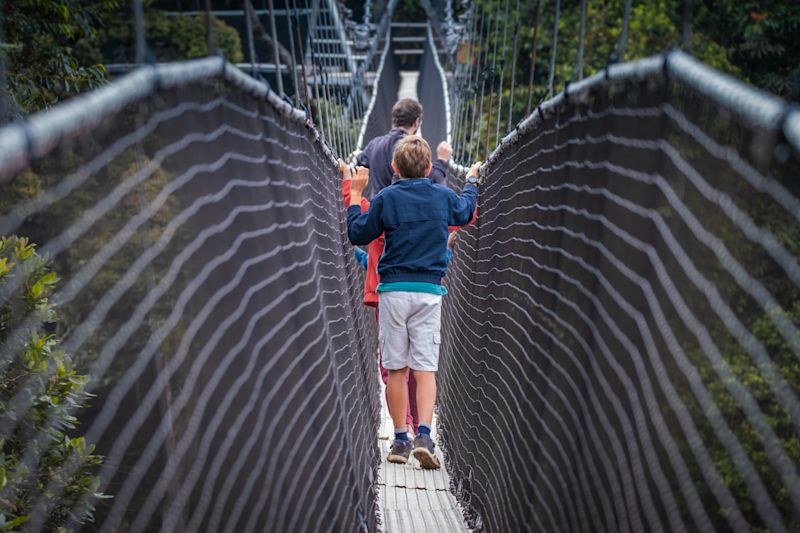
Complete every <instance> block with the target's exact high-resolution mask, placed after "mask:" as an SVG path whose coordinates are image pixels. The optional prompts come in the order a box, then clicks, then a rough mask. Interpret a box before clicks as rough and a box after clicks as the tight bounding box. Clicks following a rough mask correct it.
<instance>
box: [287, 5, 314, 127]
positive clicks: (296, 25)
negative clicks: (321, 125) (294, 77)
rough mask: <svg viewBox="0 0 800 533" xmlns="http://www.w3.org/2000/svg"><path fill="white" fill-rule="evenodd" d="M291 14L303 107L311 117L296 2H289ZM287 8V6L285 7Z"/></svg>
mask: <svg viewBox="0 0 800 533" xmlns="http://www.w3.org/2000/svg"><path fill="white" fill-rule="evenodd" d="M291 6H292V13H293V15H294V31H295V38H296V39H297V47H298V52H299V54H300V58H301V61H300V74H301V76H302V78H303V98H304V99H305V106H306V111H307V113H308V114H309V115H310V116H312V117H313V110H312V107H311V96H312V95H311V92H310V91H309V90H308V73H307V72H306V54H305V46H304V45H303V38H302V36H301V34H300V13H299V12H298V10H297V0H291ZM287 8H288V5H287Z"/></svg>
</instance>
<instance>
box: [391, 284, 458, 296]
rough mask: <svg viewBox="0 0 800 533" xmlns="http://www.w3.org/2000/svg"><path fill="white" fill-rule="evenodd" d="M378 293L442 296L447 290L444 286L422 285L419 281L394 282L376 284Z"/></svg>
mask: <svg viewBox="0 0 800 533" xmlns="http://www.w3.org/2000/svg"><path fill="white" fill-rule="evenodd" d="M377 291H378V292H424V293H428V294H438V295H439V296H444V295H445V294H447V289H445V288H444V285H436V284H435V283H423V282H421V281H396V282H394V283H378V288H377Z"/></svg>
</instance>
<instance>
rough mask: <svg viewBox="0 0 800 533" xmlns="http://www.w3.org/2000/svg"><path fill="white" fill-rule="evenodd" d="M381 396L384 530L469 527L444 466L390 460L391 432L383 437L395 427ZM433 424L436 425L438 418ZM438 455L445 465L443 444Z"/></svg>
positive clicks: (380, 481) (460, 529)
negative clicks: (390, 461)
mask: <svg viewBox="0 0 800 533" xmlns="http://www.w3.org/2000/svg"><path fill="white" fill-rule="evenodd" d="M381 400H382V404H383V413H382V423H381V425H380V429H379V432H378V433H379V434H378V435H377V437H378V447H379V450H380V453H381V459H382V461H381V466H380V468H379V471H378V481H377V482H378V484H379V485H380V487H379V498H380V502H379V507H380V512H381V516H382V517H383V520H382V527H383V530H384V531H386V532H387V533H406V532H408V533H418V532H419V530H420V529H423V530H425V531H435V532H437V533H438V532H459V533H461V532H465V531H469V530H468V529H467V527H466V525H465V523H464V519H463V516H462V514H461V510H460V508H459V507H458V503H457V502H456V499H455V496H453V494H451V493H450V491H449V483H450V481H449V476H448V474H447V471H446V470H445V469H444V468H441V469H439V470H424V469H422V468H421V467H420V466H419V462H418V461H417V460H416V459H414V458H413V457H412V458H411V459H410V460H409V463H408V464H406V465H397V464H391V463H388V462H387V461H386V456H387V455H388V453H389V448H390V446H391V440H390V439H389V438H388V436H387V438H381V433H382V432H385V428H388V431H393V424H392V422H391V419H390V418H389V414H388V411H387V409H386V405H385V402H383V396H382V397H381ZM433 427H434V428H435V427H436V424H435V420H434V424H433ZM434 437H435V429H434ZM436 455H437V457H439V460H440V461H441V463H442V465H443V466H444V457H443V456H442V452H441V448H440V447H437V449H436Z"/></svg>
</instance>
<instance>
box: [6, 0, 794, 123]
mask: <svg viewBox="0 0 800 533" xmlns="http://www.w3.org/2000/svg"><path fill="white" fill-rule="evenodd" d="M261 3H263V2H261V1H260V0H253V4H254V6H255V7H261V6H260V4H261ZM279 3H280V2H277V3H276V4H275V5H276V8H279V6H278V4H279ZM517 3H518V4H519V7H518V8H517ZM690 3H691V8H690V10H691V35H690V37H689V38H688V40H687V39H684V38H683V36H682V20H683V17H684V10H685V9H686V0H636V1H633V2H632V8H631V14H630V26H629V32H628V38H627V45H626V48H625V53H624V58H618V57H615V56H614V55H615V50H616V48H617V45H618V41H619V36H620V31H621V28H622V21H623V13H624V1H623V0H588V1H587V6H586V9H587V18H586V21H587V22H586V32H585V39H584V72H583V75H584V76H588V75H591V74H592V73H594V72H596V71H597V70H599V69H602V68H603V67H604V66H605V65H606V64H607V63H608V62H609V61H619V60H626V61H627V60H632V59H638V58H641V57H646V56H649V55H652V54H657V53H660V52H663V51H664V50H665V49H668V48H669V47H673V46H683V47H684V48H687V49H688V51H689V52H690V53H692V54H693V55H695V56H696V57H698V58H699V59H700V60H702V61H704V62H705V63H707V64H709V65H711V66H712V67H715V68H717V69H720V70H722V71H723V72H727V73H730V74H732V75H734V76H736V77H738V78H740V79H743V80H745V81H747V82H749V83H752V84H754V85H755V86H757V87H760V88H762V89H764V90H767V91H770V92H772V93H774V94H777V95H779V96H782V97H784V98H787V99H790V100H795V101H797V100H798V98H799V95H800V90H799V89H798V88H799V87H800V39H798V38H797V35H798V34H800V2H796V1H788V0H773V1H742V0H693V1H691V2H690ZM505 4H506V0H484V1H480V2H477V3H472V5H473V9H475V10H476V12H478V13H480V14H481V20H483V21H484V22H486V23H488V24H492V25H494V26H493V31H492V32H491V34H490V36H489V38H488V41H487V42H484V43H472V44H473V46H478V47H480V46H486V47H487V50H488V49H489V48H493V49H496V50H497V51H496V54H497V57H498V59H497V65H498V67H497V70H498V71H499V70H500V68H501V66H502V67H505V66H506V65H507V64H509V63H511V58H512V47H513V46H514V43H516V46H517V50H518V54H517V56H516V58H517V61H516V63H515V64H514V65H513V67H514V68H515V69H516V79H517V80H526V81H527V79H528V75H529V72H530V65H531V47H532V43H533V35H534V21H535V20H536V13H535V11H536V7H537V2H536V0H523V1H521V2H514V0H510V7H509V9H510V15H509V17H508V18H507V19H506V18H505ZM469 6H470V3H467V2H454V8H455V12H456V13H455V14H456V18H458V15H459V14H462V13H464V12H465V11H466V10H467V9H468V8H469ZM203 7H204V2H201V1H199V0H160V1H158V0H145V13H146V22H145V26H146V32H147V39H148V45H149V48H150V57H149V59H150V60H152V61H174V60H179V59H190V58H195V57H202V56H205V55H207V53H208V50H207V46H206V23H205V17H204V15H202V14H201V15H198V16H168V12H170V11H172V12H173V13H174V12H175V11H202V10H203ZM342 7H343V8H345V9H344V11H345V12H349V13H351V14H352V16H353V18H354V19H355V22H361V18H362V17H363V14H364V5H363V2H356V1H353V0H349V1H348V2H345V3H344V4H342ZM437 7H439V9H437ZM212 8H213V9H228V10H233V9H242V8H243V1H242V0H215V1H214V2H212ZM2 9H3V12H2V35H3V36H4V38H3V40H2V45H1V46H2V57H3V65H4V69H3V76H4V78H5V82H4V87H5V89H4V91H5V92H6V94H5V97H4V98H3V102H2V104H3V107H2V109H0V112H1V115H2V120H3V122H8V121H11V120H15V119H18V118H19V117H21V116H23V115H25V114H27V113H31V112H35V111H38V110H41V109H44V108H47V107H49V106H52V105H53V104H55V103H57V102H59V101H61V100H63V99H66V98H69V97H71V96H73V95H75V94H78V93H80V92H83V91H86V90H89V89H92V88H94V87H97V86H98V85H101V84H103V83H105V82H106V81H107V80H108V79H109V76H110V75H109V72H108V71H107V69H106V68H105V67H104V65H105V64H107V63H119V62H126V61H127V62H131V61H132V60H133V53H134V52H133V50H134V32H133V17H132V15H131V13H132V7H131V2H130V1H126V0H15V1H14V2H4V3H3V7H2ZM430 9H431V10H432V11H433V12H434V15H435V16H437V17H439V18H440V19H443V18H444V13H443V11H444V9H443V4H442V3H439V4H436V6H435V7H431V8H430ZM517 9H518V12H517ZM497 13H499V14H500V17H496V14H497ZM554 14H555V2H554V1H552V0H551V1H548V0H545V1H542V2H541V14H540V17H539V21H540V22H539V25H540V29H539V33H538V36H537V39H536V42H537V45H536V62H537V64H536V69H535V73H536V74H535V79H534V98H535V100H536V101H538V100H539V99H541V98H543V97H545V96H547V94H546V93H547V87H546V86H547V80H548V79H549V76H550V72H549V65H550V50H551V46H552V32H553V18H554ZM580 15H581V2H580V1H579V0H571V1H564V2H561V6H560V18H559V23H558V48H557V50H558V53H557V61H556V67H555V73H554V77H555V90H554V92H558V91H560V90H561V89H562V88H563V85H564V83H565V82H566V81H568V80H570V79H576V77H577V75H578V74H577V73H576V72H575V70H574V69H575V64H576V61H575V58H576V53H577V49H578V40H579V32H578V28H579V25H580ZM424 17H425V9H424V8H423V5H422V4H421V3H420V0H402V1H401V2H400V3H399V4H398V8H397V10H396V12H395V18H396V19H397V18H401V19H406V20H413V19H417V20H419V19H423V18H424ZM213 28H214V30H213V31H214V37H215V41H216V43H217V45H218V47H219V48H220V50H221V52H222V53H223V54H224V55H225V57H226V58H228V60H230V61H232V62H237V61H241V60H242V58H243V57H244V53H243V48H244V46H243V41H244V39H243V38H242V37H241V35H240V31H238V29H237V28H234V27H232V26H231V25H229V24H228V23H226V21H224V20H221V19H216V18H215V19H214V20H213ZM465 30H466V31H465V32H463V33H462V35H466V33H468V31H469V28H465ZM487 33H488V32H487ZM504 37H505V38H504ZM501 39H502V40H503V41H504V42H498V43H497V44H496V45H495V42H494V41H495V40H498V41H500V40H501ZM468 42H469V38H465V41H464V42H463V43H462V50H461V51H460V53H456V54H455V55H454V57H452V59H453V60H454V61H459V60H461V61H464V60H465V57H464V55H465V54H464V52H463V49H464V47H465V46H467V44H468ZM509 70H510V69H509ZM510 74H511V73H510V72H507V71H506V72H504V77H505V83H504V84H503V86H504V87H505V91H506V92H508V91H509V87H508V80H509V79H510V78H511V75H510ZM517 90H518V91H520V93H521V94H523V93H524V94H525V96H526V97H527V83H522V84H518V89H517ZM526 97H525V98H522V97H521V98H517V99H515V101H516V102H517V105H518V106H519V108H517V107H516V106H515V109H514V116H515V119H516V120H519V119H521V118H522V116H523V115H524V113H525V111H526V109H524V106H525V104H526V103H527V98H526ZM516 120H515V121H516Z"/></svg>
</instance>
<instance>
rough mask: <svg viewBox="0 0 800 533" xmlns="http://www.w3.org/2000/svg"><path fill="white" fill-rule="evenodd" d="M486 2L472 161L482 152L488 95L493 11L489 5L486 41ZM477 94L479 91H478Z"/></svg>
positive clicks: (474, 109)
mask: <svg viewBox="0 0 800 533" xmlns="http://www.w3.org/2000/svg"><path fill="white" fill-rule="evenodd" d="M486 11H487V10H486V4H485V3H484V4H483V9H482V15H481V33H480V39H481V41H480V42H481V47H480V52H479V54H478V84H479V85H480V97H479V98H478V101H477V104H476V106H475V107H474V108H473V114H472V124H471V126H470V129H471V130H472V135H473V137H474V140H475V143H474V144H473V143H470V145H471V146H474V149H475V151H474V152H472V151H470V158H469V159H470V161H472V160H474V159H475V158H476V157H480V153H481V129H480V122H481V120H482V119H483V101H484V97H485V96H486V63H487V61H488V59H489V58H488V55H489V54H487V53H486V51H487V49H488V48H489V37H490V35H491V30H490V28H491V26H492V13H491V6H489V20H488V24H486V40H485V41H484V35H483V19H484V18H485V17H486ZM476 94H477V93H476ZM476 124H477V127H478V131H477V132H476V131H475V126H476Z"/></svg>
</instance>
